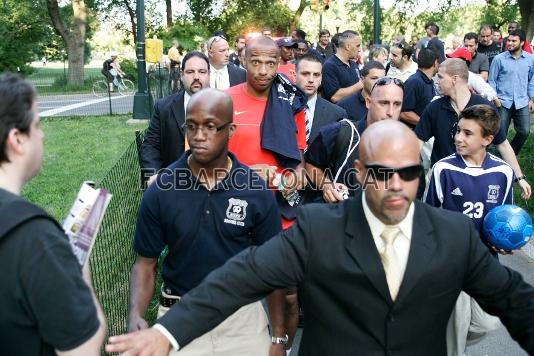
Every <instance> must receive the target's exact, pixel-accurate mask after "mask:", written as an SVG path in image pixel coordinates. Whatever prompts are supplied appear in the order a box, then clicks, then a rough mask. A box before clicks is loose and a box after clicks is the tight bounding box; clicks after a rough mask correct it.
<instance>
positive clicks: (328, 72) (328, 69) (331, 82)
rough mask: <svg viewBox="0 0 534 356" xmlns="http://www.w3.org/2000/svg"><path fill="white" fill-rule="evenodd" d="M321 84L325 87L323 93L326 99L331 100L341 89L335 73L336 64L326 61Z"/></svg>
mask: <svg viewBox="0 0 534 356" xmlns="http://www.w3.org/2000/svg"><path fill="white" fill-rule="evenodd" d="M321 85H322V87H323V95H324V98H325V99H326V100H330V99H331V98H332V96H333V95H334V94H335V93H336V92H337V91H338V90H339V88H340V84H339V80H338V78H337V75H336V73H335V69H334V64H331V63H325V65H324V66H323V80H322V82H321Z"/></svg>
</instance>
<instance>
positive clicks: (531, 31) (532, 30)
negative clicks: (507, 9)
mask: <svg viewBox="0 0 534 356" xmlns="http://www.w3.org/2000/svg"><path fill="white" fill-rule="evenodd" d="M517 4H518V5H519V12H520V13H521V19H522V28H523V30H525V31H526V33H527V39H528V40H529V41H530V40H531V39H532V36H534V4H533V3H532V0H518V1H517Z"/></svg>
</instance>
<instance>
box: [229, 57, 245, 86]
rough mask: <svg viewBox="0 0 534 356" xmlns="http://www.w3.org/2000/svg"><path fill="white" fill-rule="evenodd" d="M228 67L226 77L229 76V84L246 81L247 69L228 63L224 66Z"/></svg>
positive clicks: (233, 84)
mask: <svg viewBox="0 0 534 356" xmlns="http://www.w3.org/2000/svg"><path fill="white" fill-rule="evenodd" d="M226 68H228V77H229V78H230V86H231V87H233V86H235V85H238V84H241V83H244V82H246V81H247V71H246V70H244V69H241V68H239V67H238V66H236V65H234V64H232V63H228V65H227V66H226Z"/></svg>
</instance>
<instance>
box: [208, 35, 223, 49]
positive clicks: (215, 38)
mask: <svg viewBox="0 0 534 356" xmlns="http://www.w3.org/2000/svg"><path fill="white" fill-rule="evenodd" d="M222 39H223V38H222V37H221V36H215V37H213V40H211V43H210V45H209V47H208V51H209V50H211V47H213V44H214V43H215V42H219V41H220V40H222Z"/></svg>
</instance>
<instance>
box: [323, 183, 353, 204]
mask: <svg viewBox="0 0 534 356" xmlns="http://www.w3.org/2000/svg"><path fill="white" fill-rule="evenodd" d="M342 190H347V186H346V185H344V184H342V183H336V184H335V185H334V184H333V183H325V184H324V185H323V199H324V200H325V202H327V203H338V202H340V201H343V196H341V193H340V191H342Z"/></svg>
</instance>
